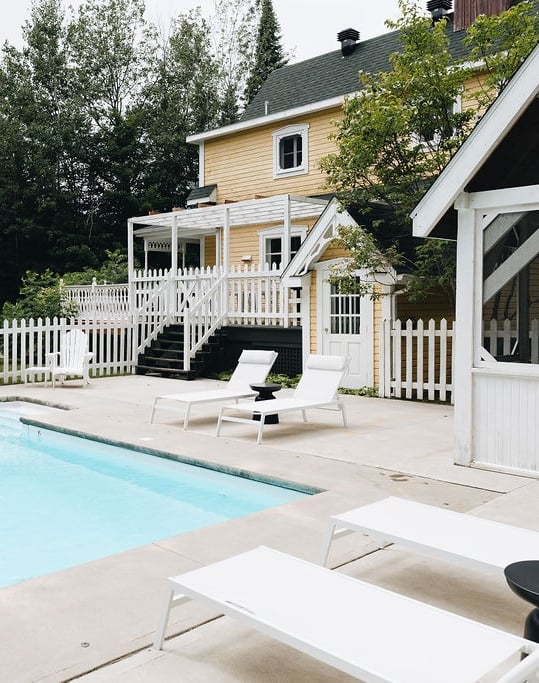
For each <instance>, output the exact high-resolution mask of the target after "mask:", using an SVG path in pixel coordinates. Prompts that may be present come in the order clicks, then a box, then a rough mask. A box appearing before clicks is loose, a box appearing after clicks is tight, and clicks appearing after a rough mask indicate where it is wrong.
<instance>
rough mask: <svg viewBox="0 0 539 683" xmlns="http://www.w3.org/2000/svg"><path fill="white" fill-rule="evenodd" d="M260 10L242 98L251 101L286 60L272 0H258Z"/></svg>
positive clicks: (247, 101)
mask: <svg viewBox="0 0 539 683" xmlns="http://www.w3.org/2000/svg"><path fill="white" fill-rule="evenodd" d="M259 4H260V8H261V12H260V21H259V23H258V31H257V36H256V47H255V54H254V64H253V65H252V68H251V72H250V75H249V79H248V81H247V85H246V87H245V93H244V99H245V102H246V103H247V104H249V102H251V100H252V99H253V97H254V96H255V95H256V93H257V92H258V91H259V90H260V88H261V86H262V84H263V83H264V81H265V80H266V79H267V78H268V76H269V75H270V74H271V72H272V71H274V70H275V69H279V68H280V67H281V66H284V65H285V64H286V62H287V61H288V60H287V58H286V57H285V54H284V51H283V47H282V44H281V32H280V31H281V29H280V27H279V22H278V20H277V16H276V15H275V10H274V9H273V3H272V0H259Z"/></svg>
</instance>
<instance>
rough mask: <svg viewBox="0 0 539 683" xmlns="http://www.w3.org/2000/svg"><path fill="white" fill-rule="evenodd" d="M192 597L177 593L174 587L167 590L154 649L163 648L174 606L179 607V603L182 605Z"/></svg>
mask: <svg viewBox="0 0 539 683" xmlns="http://www.w3.org/2000/svg"><path fill="white" fill-rule="evenodd" d="M190 599H191V598H190V597H189V596H187V595H183V593H178V594H177V595H176V594H175V592H174V588H173V587H171V588H169V589H168V590H167V593H166V596H165V603H164V605H163V611H162V612H161V618H160V619H159V624H158V626H157V631H156V633H155V640H154V641H153V649H154V650H162V649H163V643H164V641H165V633H166V630H167V626H168V620H169V618H170V610H171V609H172V608H173V607H177V606H178V605H181V604H182V603H184V602H187V601H188V600H190Z"/></svg>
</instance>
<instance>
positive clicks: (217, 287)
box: [183, 269, 228, 371]
mask: <svg viewBox="0 0 539 683" xmlns="http://www.w3.org/2000/svg"><path fill="white" fill-rule="evenodd" d="M215 272H218V271H217V269H216V271H215ZM227 286H228V273H226V272H225V271H221V273H220V275H218V277H217V279H216V280H215V282H214V283H213V284H212V285H211V287H209V289H208V290H207V292H205V294H204V295H203V296H202V297H201V298H200V299H198V300H197V301H195V302H192V301H190V302H189V304H188V305H187V306H186V308H185V310H184V316H183V325H184V335H183V339H184V347H183V369H184V370H185V371H189V370H190V369H191V360H192V358H194V356H195V354H196V352H197V351H198V350H199V349H200V348H201V347H202V345H203V344H204V343H205V342H207V341H208V339H209V338H210V337H211V335H212V334H214V332H215V331H216V330H217V329H218V328H219V327H221V326H222V325H223V324H224V322H225V320H226V318H227V307H226V292H227Z"/></svg>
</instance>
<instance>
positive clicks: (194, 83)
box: [0, 0, 257, 306]
mask: <svg viewBox="0 0 539 683" xmlns="http://www.w3.org/2000/svg"><path fill="white" fill-rule="evenodd" d="M144 4H145V3H144V0H86V1H85V2H83V3H82V4H80V5H78V4H77V7H75V8H74V9H71V10H70V13H69V14H66V13H65V12H64V9H63V7H64V3H63V2H62V0H34V2H33V4H32V9H31V12H30V15H29V19H28V21H27V22H26V24H25V26H24V31H23V38H24V45H23V48H22V49H21V50H18V49H16V48H15V47H13V46H10V45H9V44H5V45H4V47H3V48H2V50H1V53H0V89H1V91H2V98H0V202H1V204H2V207H3V210H2V213H1V215H0V250H1V252H2V266H3V267H2V269H1V270H0V306H1V305H2V303H3V301H4V300H14V299H15V298H16V296H17V291H18V288H19V285H20V282H21V279H22V277H23V276H24V274H25V273H26V271H28V270H30V271H33V272H36V273H42V272H44V271H45V270H46V269H50V270H51V271H53V272H58V273H60V272H77V273H80V272H82V271H89V270H92V269H97V270H99V264H100V263H102V262H103V261H104V260H105V259H106V250H107V249H108V250H115V249H120V248H123V247H125V245H126V239H127V231H126V221H127V219H128V218H130V217H132V216H138V215H142V214H144V213H146V212H147V211H148V210H150V209H158V210H170V209H172V207H173V206H183V205H184V203H185V199H186V197H187V194H188V193H189V191H190V189H191V187H192V186H193V185H195V184H196V183H197V180H198V153H197V150H196V148H195V147H194V146H193V145H189V144H187V143H186V140H185V139H186V137H187V136H188V135H190V134H192V133H196V132H200V131H201V130H205V129H208V128H212V127H214V126H217V125H220V124H222V123H230V122H232V121H233V120H235V119H236V118H237V115H238V103H239V102H240V100H241V94H242V93H243V89H244V86H245V82H246V78H247V77H248V74H249V69H250V64H251V61H250V60H251V59H252V55H251V53H250V52H249V50H248V46H249V39H250V38H251V36H252V35H253V34H254V32H255V30H256V16H257V15H256V12H255V0H217V2H216V5H217V7H218V9H219V11H220V14H219V18H220V20H222V21H221V22H220V23H218V24H217V25H218V26H219V27H220V29H221V28H222V29H223V32H221V33H219V49H218V50H217V51H216V50H215V49H214V48H215V45H213V44H212V41H211V38H212V36H213V35H214V34H215V31H213V30H211V29H210V28H209V24H208V22H207V21H206V20H204V19H203V18H202V16H201V15H200V13H197V12H193V13H188V14H179V15H178V17H177V18H176V20H175V21H174V22H173V24H172V25H171V27H170V32H169V34H168V35H166V36H161V35H159V31H158V30H157V29H156V27H154V26H152V25H151V24H149V23H148V22H147V21H146V19H145V17H144V10H145V7H144ZM227 16H228V17H230V18H234V22H227V21H225V19H226V17H227ZM225 24H226V26H227V27H228V28H227V30H226V31H225V30H224V27H225ZM229 28H230V29H231V30H228V29H229ZM232 29H233V30H232Z"/></svg>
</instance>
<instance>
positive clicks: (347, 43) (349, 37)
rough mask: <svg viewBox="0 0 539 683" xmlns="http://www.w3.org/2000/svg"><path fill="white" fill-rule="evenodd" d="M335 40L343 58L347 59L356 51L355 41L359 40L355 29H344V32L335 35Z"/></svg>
mask: <svg viewBox="0 0 539 683" xmlns="http://www.w3.org/2000/svg"><path fill="white" fill-rule="evenodd" d="M337 40H338V41H339V42H340V44H341V52H342V55H343V57H348V55H351V54H352V52H353V51H354V50H355V49H356V45H357V41H358V40H359V31H356V29H355V28H346V29H344V31H340V32H339V33H337Z"/></svg>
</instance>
